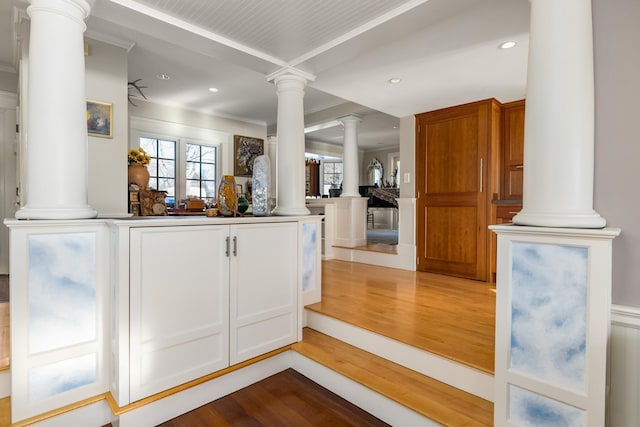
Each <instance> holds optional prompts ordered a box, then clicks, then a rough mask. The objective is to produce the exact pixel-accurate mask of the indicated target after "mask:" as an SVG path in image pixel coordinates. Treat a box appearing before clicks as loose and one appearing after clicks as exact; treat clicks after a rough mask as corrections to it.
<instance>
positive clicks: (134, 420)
mask: <svg viewBox="0 0 640 427" xmlns="http://www.w3.org/2000/svg"><path fill="white" fill-rule="evenodd" d="M290 353H291V352H286V353H281V354H279V355H277V356H274V357H271V358H269V359H265V360H262V361H260V362H257V363H254V364H252V365H249V366H247V367H245V368H242V369H239V370H237V371H233V372H231V373H228V374H226V375H223V376H221V377H218V378H215V379H213V380H211V381H208V382H206V383H203V384H200V385H197V386H195V387H192V388H189V389H187V390H184V391H182V392H180V393H176V394H173V395H171V396H167V397H165V398H163V399H160V400H157V401H155V402H152V403H150V404H148V405H144V406H141V407H140V408H137V409H134V410H132V411H129V412H125V413H124V414H122V415H120V417H119V420H118V422H117V424H116V423H114V425H117V426H118V427H145V426H149V427H152V426H156V425H158V424H161V423H163V422H165V421H167V420H170V419H172V418H175V417H177V416H178V415H182V414H184V413H186V412H189V411H191V410H193V409H196V408H198V407H200V406H202V405H205V404H207V403H209V402H212V401H214V400H216V399H219V398H220V397H223V396H226V395H228V394H231V393H233V392H234V391H237V390H240V389H241V388H244V387H247V386H249V385H251V384H253V383H256V382H258V381H261V380H263V379H265V378H267V377H270V376H271V375H274V374H277V373H278V372H282V371H284V370H285V369H288V368H289V367H291V357H290V356H291V355H290Z"/></svg>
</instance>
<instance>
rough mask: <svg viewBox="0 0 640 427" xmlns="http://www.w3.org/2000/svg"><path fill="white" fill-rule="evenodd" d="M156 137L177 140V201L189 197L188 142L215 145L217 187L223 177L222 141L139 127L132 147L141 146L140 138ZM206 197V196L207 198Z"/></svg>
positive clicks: (163, 139) (157, 138)
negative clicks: (168, 133) (146, 129)
mask: <svg viewBox="0 0 640 427" xmlns="http://www.w3.org/2000/svg"><path fill="white" fill-rule="evenodd" d="M141 138H147V139H155V140H156V141H158V140H162V141H175V154H176V159H175V162H176V165H175V174H176V176H175V194H174V195H173V197H174V199H175V200H176V201H178V200H183V199H186V198H187V194H186V193H187V187H186V185H187V144H192V145H200V146H207V147H213V148H214V149H215V170H216V172H215V187H216V188H217V186H218V183H219V182H220V180H221V179H222V166H221V159H222V143H221V142H212V141H206V140H202V139H198V138H189V137H183V136H176V135H166V134H159V133H155V132H147V131H145V130H143V129H137V130H136V131H135V135H134V138H132V143H135V144H136V145H135V146H134V147H131V148H138V147H140V139H141ZM205 199H206V198H205Z"/></svg>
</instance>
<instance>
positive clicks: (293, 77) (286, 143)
mask: <svg viewBox="0 0 640 427" xmlns="http://www.w3.org/2000/svg"><path fill="white" fill-rule="evenodd" d="M268 79H270V78H269V77H268ZM308 80H309V79H307V78H305V77H303V76H301V75H298V73H289V72H286V71H285V72H284V73H282V74H276V76H275V77H273V81H274V83H275V84H276V86H277V88H278V89H277V94H278V119H277V126H278V134H277V139H278V145H277V147H278V148H277V161H276V163H277V188H278V190H277V200H276V208H275V209H274V210H273V214H274V215H309V213H310V212H309V209H307V207H306V206H305V165H304V143H305V142H304V107H303V103H302V99H303V97H304V88H305V86H306V84H307V81H308Z"/></svg>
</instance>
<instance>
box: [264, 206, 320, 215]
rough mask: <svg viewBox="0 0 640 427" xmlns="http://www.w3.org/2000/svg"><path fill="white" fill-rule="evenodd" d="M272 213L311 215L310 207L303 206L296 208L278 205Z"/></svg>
mask: <svg viewBox="0 0 640 427" xmlns="http://www.w3.org/2000/svg"><path fill="white" fill-rule="evenodd" d="M271 214H272V215H276V216H304V215H310V214H311V212H309V209H307V208H306V207H303V208H294V207H289V208H288V207H280V206H276V208H275V209H274V210H273V212H271Z"/></svg>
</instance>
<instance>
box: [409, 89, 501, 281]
mask: <svg viewBox="0 0 640 427" xmlns="http://www.w3.org/2000/svg"><path fill="white" fill-rule="evenodd" d="M499 111H500V110H499V104H498V103H497V101H495V100H489V101H481V102H477V103H472V104H465V105H462V106H458V107H452V108H447V109H444V110H438V111H434V112H430V113H424V114H420V115H418V116H417V117H416V118H417V122H416V124H417V138H416V191H417V195H418V201H417V221H416V225H417V232H416V235H417V246H418V247H417V250H418V257H417V269H418V270H419V271H430V272H434V273H441V274H450V275H454V276H461V277H466V278H471V279H478V280H487V265H488V259H487V244H488V230H487V216H488V203H489V201H490V196H489V194H491V193H492V192H493V191H497V190H498V188H496V187H497V182H498V181H499V175H498V174H497V171H496V172H495V173H494V171H493V170H492V171H491V173H490V171H489V169H496V163H497V161H498V160H499V153H498V152H497V147H494V146H493V144H494V141H496V142H497V140H498V137H499V135H498V134H497V132H496V130H495V124H496V122H499ZM490 143H491V144H490Z"/></svg>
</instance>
